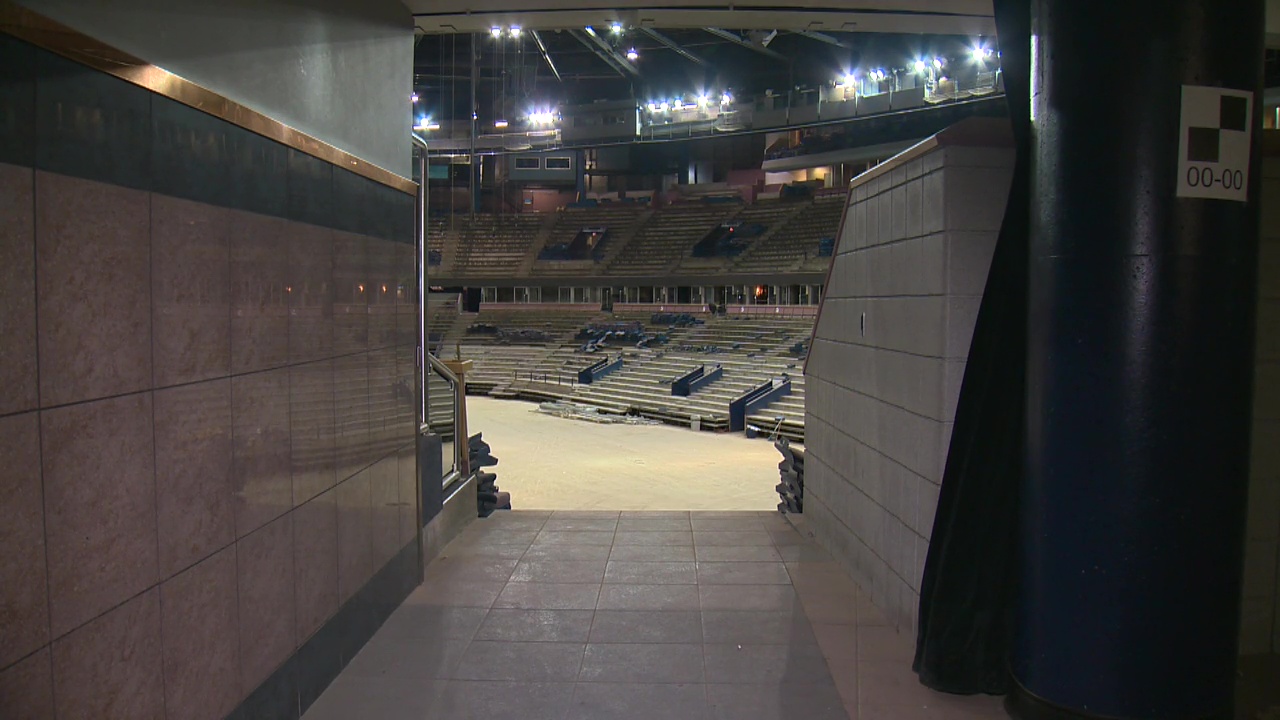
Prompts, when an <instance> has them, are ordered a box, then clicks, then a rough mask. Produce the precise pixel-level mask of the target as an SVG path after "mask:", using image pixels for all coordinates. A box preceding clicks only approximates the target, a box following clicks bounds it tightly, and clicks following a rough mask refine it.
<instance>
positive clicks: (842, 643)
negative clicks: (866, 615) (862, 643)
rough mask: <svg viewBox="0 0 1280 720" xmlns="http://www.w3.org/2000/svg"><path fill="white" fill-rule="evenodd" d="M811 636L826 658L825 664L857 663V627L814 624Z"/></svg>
mask: <svg viewBox="0 0 1280 720" xmlns="http://www.w3.org/2000/svg"><path fill="white" fill-rule="evenodd" d="M813 635H814V637H816V638H817V639H818V646H819V647H821V648H822V654H823V656H825V657H826V658H827V663H828V664H832V663H835V662H837V661H840V662H845V663H848V662H853V663H856V662H857V661H858V626H857V625H820V624H818V623H814V625H813Z"/></svg>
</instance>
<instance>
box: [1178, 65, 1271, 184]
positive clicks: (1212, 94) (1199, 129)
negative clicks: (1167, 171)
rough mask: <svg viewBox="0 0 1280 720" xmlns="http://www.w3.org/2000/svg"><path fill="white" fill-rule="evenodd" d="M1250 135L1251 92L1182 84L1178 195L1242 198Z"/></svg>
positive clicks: (1245, 179)
mask: <svg viewBox="0 0 1280 720" xmlns="http://www.w3.org/2000/svg"><path fill="white" fill-rule="evenodd" d="M1252 134H1253V93H1252V92H1249V91H1248V90H1231V89H1228V88H1218V87H1203V86H1199V85H1183V86H1182V139H1181V141H1180V142H1179V149H1178V197H1186V198H1211V199H1215V200H1235V201H1238V202H1245V201H1246V200H1247V199H1248V195H1249V146H1250V142H1251V140H1252V137H1251V136H1252Z"/></svg>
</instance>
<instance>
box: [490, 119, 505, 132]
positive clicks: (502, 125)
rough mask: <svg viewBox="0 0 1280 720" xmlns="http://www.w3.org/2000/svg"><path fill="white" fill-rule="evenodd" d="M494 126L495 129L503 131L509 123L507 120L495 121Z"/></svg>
mask: <svg viewBox="0 0 1280 720" xmlns="http://www.w3.org/2000/svg"><path fill="white" fill-rule="evenodd" d="M493 126H494V127H496V128H498V129H499V130H502V129H503V128H505V127H506V126H507V121H506V120H494V121H493Z"/></svg>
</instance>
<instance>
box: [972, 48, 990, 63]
mask: <svg viewBox="0 0 1280 720" xmlns="http://www.w3.org/2000/svg"><path fill="white" fill-rule="evenodd" d="M989 57H991V49H990V48H985V47H982V46H981V45H979V46H977V47H975V48H973V59H974V60H976V61H978V62H982V61H984V60H986V59H987V58H989Z"/></svg>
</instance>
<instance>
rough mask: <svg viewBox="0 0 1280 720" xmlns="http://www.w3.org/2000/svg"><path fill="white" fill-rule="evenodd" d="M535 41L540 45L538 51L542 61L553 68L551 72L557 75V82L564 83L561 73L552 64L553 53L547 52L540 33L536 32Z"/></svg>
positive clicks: (534, 33)
mask: <svg viewBox="0 0 1280 720" xmlns="http://www.w3.org/2000/svg"><path fill="white" fill-rule="evenodd" d="M532 33H533V41H534V42H535V43H537V44H538V50H539V51H540V52H541V53H542V59H543V60H546V61H547V67H549V68H551V72H552V73H554V74H555V76H556V80H559V81H560V82H564V80H563V79H562V78H561V77H560V71H559V70H557V69H556V64H555V63H553V62H551V53H549V52H547V46H546V45H545V44H544V43H543V42H542V36H540V35H538V31H537V30H534V31H532Z"/></svg>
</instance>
